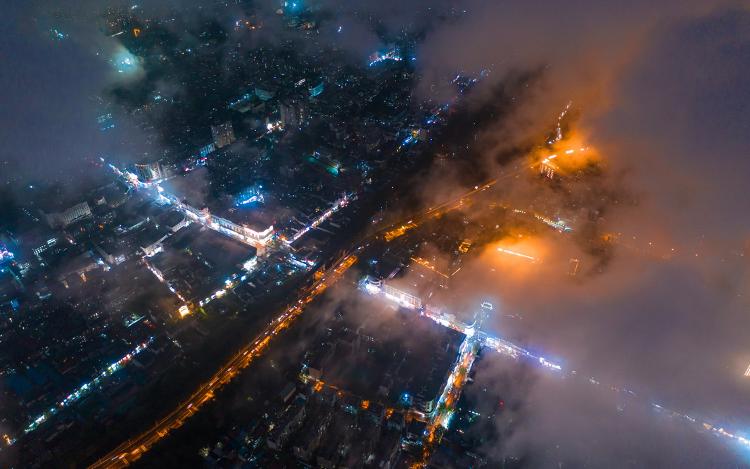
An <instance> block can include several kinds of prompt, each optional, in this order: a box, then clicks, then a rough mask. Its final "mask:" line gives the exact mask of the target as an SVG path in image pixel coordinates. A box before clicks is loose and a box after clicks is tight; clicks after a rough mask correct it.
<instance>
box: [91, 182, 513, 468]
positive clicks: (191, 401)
mask: <svg viewBox="0 0 750 469" xmlns="http://www.w3.org/2000/svg"><path fill="white" fill-rule="evenodd" d="M521 171H522V168H516V170H515V171H512V172H510V173H506V174H504V175H502V176H501V177H500V178H497V179H492V180H490V181H487V182H485V183H484V184H482V185H481V186H475V187H474V188H472V189H471V190H469V191H467V192H465V193H463V194H461V195H460V196H458V197H455V198H452V199H451V200H448V201H446V202H444V203H441V204H439V205H436V206H433V207H429V208H428V209H427V210H426V211H423V212H421V213H419V214H418V215H416V216H415V217H414V218H413V221H414V222H416V223H414V224H413V225H411V226H410V228H411V227H416V226H417V223H421V222H423V221H425V220H427V219H430V218H436V217H439V216H441V215H442V214H444V213H445V212H448V211H451V210H454V209H456V208H459V207H460V206H461V205H462V204H463V202H464V200H465V199H466V198H469V197H471V196H473V195H475V194H477V193H479V192H483V191H485V190H487V189H489V188H490V187H492V186H494V185H495V184H496V183H497V182H498V181H499V180H501V179H505V178H510V177H515V176H516V175H518V174H519V173H520V172H521ZM407 223H412V221H411V220H410V221H409V222H407ZM398 224H399V223H398V222H397V223H392V224H390V225H388V226H386V227H383V228H380V229H378V230H377V231H376V232H374V233H371V234H370V235H369V236H367V238H366V240H370V239H373V238H375V237H377V236H379V235H381V234H383V232H386V235H387V233H388V230H393V229H394V227H396V226H397V225H398ZM402 226H403V225H402ZM410 228H407V229H406V230H404V232H405V231H408V229H410ZM395 229H397V230H398V229H399V228H395ZM402 234H403V233H402ZM366 240H363V241H362V242H360V243H358V245H359V246H362V245H363V244H364V243H365V241H366ZM356 261H357V256H356V255H354V254H351V255H348V256H346V257H344V258H342V259H341V260H340V261H339V262H338V263H336V265H335V267H333V268H332V269H330V270H329V271H328V273H326V274H324V275H323V276H322V277H321V278H320V279H319V280H317V281H316V282H315V283H314V284H313V285H312V286H310V287H308V288H307V289H305V290H304V291H303V292H302V295H301V298H300V299H299V300H298V301H297V303H295V304H294V305H292V306H290V307H289V308H287V309H286V310H284V312H282V313H281V315H279V316H278V317H277V318H276V319H274V320H273V321H271V322H270V323H269V324H268V325H267V326H266V328H265V329H264V330H263V331H262V332H261V333H260V335H258V336H257V337H256V338H255V339H254V340H253V341H252V342H250V343H249V344H247V345H245V346H244V347H242V348H241V349H240V350H239V351H238V352H237V353H236V354H235V355H233V356H232V358H231V359H230V360H229V361H228V362H227V363H225V364H224V366H222V367H221V368H220V369H219V370H218V371H217V372H216V373H214V375H213V376H212V377H211V379H210V380H208V381H207V382H205V383H203V384H202V385H201V386H199V387H198V389H196V390H195V391H194V392H193V394H191V395H190V397H189V398H188V399H186V400H185V401H183V402H181V403H180V404H179V405H178V406H177V407H176V408H175V409H174V410H172V411H171V412H170V413H169V414H167V415H166V416H165V417H163V418H162V419H160V420H159V421H158V422H156V423H155V424H154V425H153V426H152V427H151V428H149V429H148V430H146V431H144V432H143V433H141V434H140V435H138V436H136V437H134V438H131V439H129V440H127V441H125V442H124V443H122V444H120V445H119V446H118V447H117V448H115V449H113V450H112V451H110V452H109V453H108V454H107V455H105V456H103V457H101V458H100V459H99V460H97V461H96V462H94V463H93V464H91V465H90V466H89V468H90V469H98V468H123V467H127V466H128V465H130V464H131V463H133V462H134V461H136V460H138V459H139V458H140V457H141V456H143V455H144V454H145V453H146V452H147V451H148V450H150V449H151V448H152V447H153V446H154V445H155V444H156V443H157V442H159V441H160V440H161V439H163V438H164V437H166V436H167V435H168V434H169V433H170V432H171V431H172V430H175V429H177V428H180V427H181V426H182V425H183V424H184V423H185V420H187V419H188V418H190V417H191V416H192V415H193V414H195V413H196V412H197V411H198V410H199V409H200V408H201V407H202V406H203V405H204V404H205V403H206V402H209V401H210V400H211V399H212V398H213V397H214V394H215V392H216V391H217V390H218V389H220V388H221V387H223V386H224V385H225V384H227V383H229V382H230V381H231V380H232V379H234V377H236V376H237V374H238V373H239V372H240V371H241V370H242V369H244V368H246V367H247V366H249V365H250V363H252V362H253V361H255V359H256V358H258V357H259V356H261V355H262V354H263V352H264V351H265V350H266V348H267V347H268V345H269V343H270V342H271V339H272V338H273V337H274V336H276V335H277V334H279V333H280V332H281V331H283V330H284V329H286V328H287V327H289V325H291V324H292V322H294V320H295V319H297V317H299V315H300V314H302V311H303V310H304V308H305V306H306V305H307V304H309V303H310V302H311V301H313V300H314V299H315V298H317V297H318V296H319V295H320V294H321V293H323V292H324V291H325V290H326V289H327V288H328V287H329V286H331V285H333V284H334V283H335V282H336V281H337V280H339V279H340V278H341V277H342V276H343V274H344V273H345V272H346V271H347V270H348V269H349V267H351V266H352V265H353V264H354V263H355V262H356Z"/></svg>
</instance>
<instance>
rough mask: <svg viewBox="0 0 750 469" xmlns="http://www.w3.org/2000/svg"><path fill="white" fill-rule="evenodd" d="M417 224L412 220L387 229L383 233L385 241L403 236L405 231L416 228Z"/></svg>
mask: <svg viewBox="0 0 750 469" xmlns="http://www.w3.org/2000/svg"><path fill="white" fill-rule="evenodd" d="M416 227H417V225H416V224H415V223H413V222H408V223H406V224H404V225H401V226H399V227H398V228H394V229H392V230H390V231H387V232H386V233H385V235H384V237H385V241H386V242H391V241H393V240H394V239H396V238H398V237H400V236H403V235H404V234H406V232H407V231H409V230H411V229H412V228H416Z"/></svg>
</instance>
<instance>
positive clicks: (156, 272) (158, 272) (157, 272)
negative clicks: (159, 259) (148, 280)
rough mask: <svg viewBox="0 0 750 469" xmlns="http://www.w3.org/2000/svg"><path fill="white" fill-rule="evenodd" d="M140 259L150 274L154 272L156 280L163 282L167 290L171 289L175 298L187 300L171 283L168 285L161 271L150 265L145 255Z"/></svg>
mask: <svg viewBox="0 0 750 469" xmlns="http://www.w3.org/2000/svg"><path fill="white" fill-rule="evenodd" d="M142 260H143V263H144V264H145V265H146V268H148V270H149V271H150V272H151V273H152V274H154V277H156V278H157V280H159V282H161V283H163V284H164V285H165V286H166V287H167V288H168V289H169V291H171V292H172V293H173V294H174V295H175V296H176V297H177V298H179V299H180V301H182V302H183V303H184V302H186V301H187V300H186V299H185V297H184V296H182V295H181V294H180V292H178V291H177V290H175V288H174V287H173V286H172V285H170V284H169V282H167V280H166V279H165V278H164V275H162V273H161V272H160V271H159V270H158V269H156V267H154V266H153V265H151V263H150V262H149V261H148V260H146V256H144V257H143V259H142Z"/></svg>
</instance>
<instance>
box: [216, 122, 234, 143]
mask: <svg viewBox="0 0 750 469" xmlns="http://www.w3.org/2000/svg"><path fill="white" fill-rule="evenodd" d="M211 134H212V135H213V137H214V143H215V144H216V148H223V147H225V146H227V145H230V144H231V143H232V142H234V141H235V140H236V138H235V137H234V128H232V123H231V122H225V123H223V124H219V125H212V126H211Z"/></svg>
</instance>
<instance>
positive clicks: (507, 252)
mask: <svg viewBox="0 0 750 469" xmlns="http://www.w3.org/2000/svg"><path fill="white" fill-rule="evenodd" d="M497 250H498V252H502V253H504V254H510V255H511V256H516V257H522V258H524V259H528V260H530V261H531V262H537V258H536V257H532V256H529V255H528V254H524V253H522V252H518V251H513V250H510V249H505V248H497Z"/></svg>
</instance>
